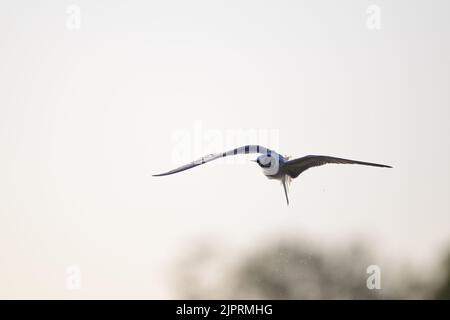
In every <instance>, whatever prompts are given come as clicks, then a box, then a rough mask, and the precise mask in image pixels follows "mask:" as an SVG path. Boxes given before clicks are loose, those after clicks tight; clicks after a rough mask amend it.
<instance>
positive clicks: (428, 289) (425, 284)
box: [175, 239, 450, 299]
mask: <svg viewBox="0 0 450 320" xmlns="http://www.w3.org/2000/svg"><path fill="white" fill-rule="evenodd" d="M370 252H371V251H370V250H368V248H367V247H365V246H363V245H362V244H360V243H355V244H353V245H350V246H348V247H347V248H343V249H340V250H336V249H334V250H330V249H328V250H323V249H320V248H317V247H315V246H312V245H311V244H310V243H305V242H302V241H298V240H296V241H294V240H292V239H291V240H284V241H280V242H279V243H277V244H273V245H267V246H261V247H260V248H259V249H257V250H252V251H251V253H250V254H247V255H246V254H243V255H239V256H238V259H233V258H232V257H228V256H227V255H226V254H223V255H222V254H220V250H219V251H217V248H216V249H214V250H213V249H212V248H211V247H200V248H198V249H196V250H195V251H194V252H192V253H190V254H189V255H188V256H187V257H186V258H185V259H183V260H182V261H180V262H179V264H178V266H177V267H176V270H175V271H176V272H175V274H176V277H175V286H176V291H177V293H178V295H179V296H180V297H181V298H186V299H410V298H437V299H449V297H450V255H449V257H448V259H447V260H446V264H445V268H446V269H445V272H444V276H443V278H444V279H443V280H442V281H441V280H439V281H436V279H422V278H421V277H419V276H418V275H417V274H414V272H413V271H412V270H403V268H402V272H401V274H400V275H396V276H394V278H395V279H394V281H391V280H393V279H392V278H393V277H391V278H389V279H390V280H389V281H387V280H386V277H385V276H384V275H383V274H382V277H381V279H382V280H381V283H382V288H381V289H380V290H377V289H372V290H371V289H369V288H368V287H367V279H368V277H369V276H370V274H368V273H367V267H368V266H370V265H372V264H374V262H375V260H374V259H373V257H371V256H370ZM231 256H233V255H231ZM381 270H385V269H384V268H382V266H381ZM432 274H434V273H433V272H432ZM387 284H389V285H388V286H389V289H388V290H386V289H385V286H386V285H387Z"/></svg>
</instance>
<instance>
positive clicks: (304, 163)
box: [284, 155, 392, 178]
mask: <svg viewBox="0 0 450 320" xmlns="http://www.w3.org/2000/svg"><path fill="white" fill-rule="evenodd" d="M327 163H343V164H360V165H364V166H372V167H382V168H392V167H391V166H387V165H384V164H378V163H371V162H363V161H356V160H349V159H342V158H335V157H328V156H313V155H309V156H305V157H302V158H298V159H293V160H290V161H288V162H286V163H285V166H284V169H285V172H286V174H288V175H289V176H290V177H291V178H297V177H298V176H299V175H300V174H301V173H302V172H303V171H305V170H308V169H309V168H312V167H317V166H322V165H324V164H327Z"/></svg>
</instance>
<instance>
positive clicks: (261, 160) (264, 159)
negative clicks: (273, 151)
mask: <svg viewBox="0 0 450 320" xmlns="http://www.w3.org/2000/svg"><path fill="white" fill-rule="evenodd" d="M273 160H274V159H273V158H272V157H271V156H270V155H265V154H263V155H260V156H259V157H258V158H256V160H253V161H254V162H256V163H257V164H258V165H259V166H260V167H261V168H270V166H271V165H272V162H273Z"/></svg>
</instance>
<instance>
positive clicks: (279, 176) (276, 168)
mask: <svg viewBox="0 0 450 320" xmlns="http://www.w3.org/2000/svg"><path fill="white" fill-rule="evenodd" d="M249 153H258V154H260V156H258V157H257V158H256V160H252V161H254V162H256V163H257V164H258V165H259V166H260V167H261V169H262V170H263V173H264V175H265V176H266V177H267V178H269V179H275V180H279V181H281V184H282V185H283V188H284V194H285V196H286V202H287V204H288V205H289V197H288V185H289V183H290V181H291V179H295V178H297V177H298V176H299V175H300V174H301V173H302V172H304V171H306V170H308V169H309V168H312V167H318V166H322V165H324V164H327V163H340V164H359V165H364V166H372V167H381V168H392V167H391V166H387V165H384V164H378V163H371V162H363V161H356V160H349V159H342V158H336V157H329V156H315V155H308V156H305V157H301V158H297V159H292V160H289V158H288V157H283V156H282V155H280V154H279V153H277V152H275V151H273V150H270V149H267V148H265V147H262V146H259V145H246V146H243V147H239V148H235V149H233V150H229V151H227V152H223V153H213V154H209V155H206V156H204V157H202V158H200V159H198V160H195V161H193V162H191V163H188V164H185V165H184V166H181V167H179V168H176V169H173V170H170V171H167V172H165V173H160V174H155V175H153V176H154V177H160V176H167V175H170V174H174V173H178V172H181V171H184V170H188V169H192V168H194V167H197V166H199V165H202V164H205V163H207V162H210V161H213V160H216V159H219V158H223V157H228V156H233V155H237V154H249Z"/></svg>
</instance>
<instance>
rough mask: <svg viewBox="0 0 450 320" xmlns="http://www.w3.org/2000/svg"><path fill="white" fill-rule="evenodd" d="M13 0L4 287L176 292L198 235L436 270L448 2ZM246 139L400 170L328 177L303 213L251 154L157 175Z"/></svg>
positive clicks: (448, 79)
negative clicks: (351, 245) (301, 240)
mask: <svg viewBox="0 0 450 320" xmlns="http://www.w3.org/2000/svg"><path fill="white" fill-rule="evenodd" d="M370 5H375V6H376V7H375V8H378V9H380V11H379V13H380V20H378V22H379V25H375V27H374V25H373V21H369V25H368V21H367V20H368V19H369V15H370V14H371V13H370V12H371V11H370V10H369V13H367V9H368V7H369V6H370ZM0 9H1V10H0V26H1V27H0V88H1V94H0V146H1V156H0V194H1V197H0V297H1V298H11V297H38V298H48V297H57V298H70V297H86V298H90V297H138V298H139V297H140V298H143V297H145V298H169V297H174V296H173V292H172V291H171V288H170V286H169V281H168V280H167V279H168V277H170V272H168V270H170V268H171V266H172V265H173V262H174V261H176V260H177V258H178V257H179V256H180V255H181V254H183V253H185V252H186V250H189V249H192V246H195V245H197V244H198V243H199V242H200V243H201V242H208V243H215V242H217V243H221V244H222V245H223V244H225V246H228V247H231V248H235V249H236V250H237V251H239V250H241V251H242V250H245V248H249V247H252V246H254V245H256V244H258V243H261V242H263V241H268V242H269V241H272V240H273V239H275V238H276V237H278V236H279V235H281V234H292V235H296V236H299V237H305V238H307V239H311V240H313V241H317V242H319V243H323V244H325V245H326V244H333V243H343V244H345V243H346V242H347V241H350V240H352V239H364V240H365V241H367V242H368V243H370V244H371V245H372V247H373V249H374V250H376V252H378V253H379V256H380V259H384V261H386V260H391V259H394V260H395V259H406V260H408V261H411V262H413V263H416V264H418V265H428V263H429V261H431V260H430V259H432V258H435V257H436V256H439V255H440V254H441V250H442V249H444V248H445V247H446V246H447V245H448V244H449V243H450V228H449V226H450V210H449V209H450V204H449V191H450V188H449V181H450V169H449V163H450V150H449V141H448V140H449V136H450V126H449V121H450V120H449V119H450V108H449V107H450V90H449V88H450V42H449V39H450V19H449V12H450V3H449V2H448V1H437V0H434V1H398V0H396V1H357V0H354V1H332V0H328V1H210V0H208V1H206V0H205V1H110V0H109V1H2V3H1V5H0ZM78 12H79V13H80V16H78ZM78 18H80V19H78ZM371 23H372V24H371ZM375 23H377V21H375ZM377 26H379V28H377ZM255 132H256V133H257V134H256V135H255V134H254V133H255ZM247 143H252V144H258V143H259V144H262V145H265V146H267V147H269V148H275V149H276V150H277V151H279V152H280V153H281V154H287V155H290V156H294V157H297V156H303V155H306V154H326V155H333V156H338V157H347V158H351V159H358V160H363V161H371V162H379V163H385V164H389V165H392V166H394V169H389V170H387V169H379V168H369V167H358V166H336V165H334V166H333V165H330V166H327V167H321V168H317V169H312V170H310V171H308V172H306V173H304V174H302V175H301V176H300V177H299V178H298V179H296V180H295V181H294V182H293V184H292V185H291V193H290V200H291V205H290V206H289V207H287V206H286V203H285V199H284V194H283V190H282V187H281V186H280V185H279V183H277V182H275V181H270V180H267V179H266V178H265V177H264V176H263V174H262V172H261V170H260V168H259V167H258V166H257V165H255V164H254V163H252V162H246V161H244V162H243V161H238V160H237V161H236V162H233V161H231V162H223V161H222V162H218V163H210V164H207V165H205V166H203V167H200V168H195V169H193V170H191V171H187V172H183V173H180V174H178V175H174V176H170V177H163V178H154V177H152V176H151V174H154V173H160V172H163V171H166V170H169V169H172V168H173V167H174V166H177V165H179V164H182V161H181V160H186V159H187V160H194V159H195V158H197V157H200V156H202V155H204V154H205V153H209V152H222V151H225V150H227V149H229V148H234V147H236V146H239V145H242V144H247ZM236 144H237V145H236ZM180 154H181V158H180V157H179V156H180ZM243 158H249V159H253V158H254V156H248V157H245V156H243ZM433 261H434V260H433ZM375 263H376V262H375ZM70 266H75V268H79V269H80V270H81V274H82V287H81V289H80V290H68V288H67V283H66V282H67V276H68V275H67V272H69V273H70V271H68V270H67V268H69V269H70Z"/></svg>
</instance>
